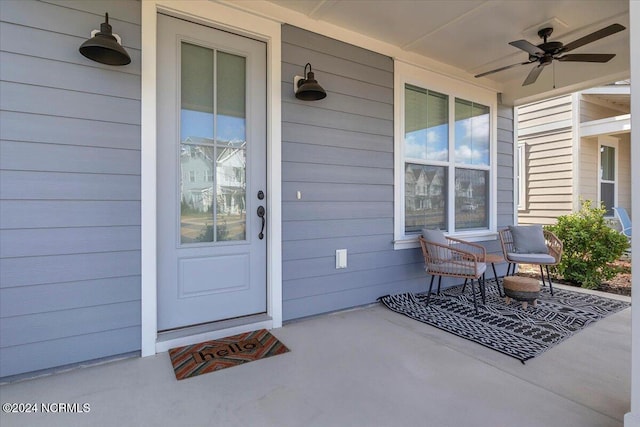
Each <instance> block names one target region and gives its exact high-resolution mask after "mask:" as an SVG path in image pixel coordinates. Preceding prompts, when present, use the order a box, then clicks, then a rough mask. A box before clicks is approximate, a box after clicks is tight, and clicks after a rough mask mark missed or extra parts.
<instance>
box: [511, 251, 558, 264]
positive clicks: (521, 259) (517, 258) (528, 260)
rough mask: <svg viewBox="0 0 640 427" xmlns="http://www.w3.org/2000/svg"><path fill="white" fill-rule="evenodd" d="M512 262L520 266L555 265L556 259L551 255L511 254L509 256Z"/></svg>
mask: <svg viewBox="0 0 640 427" xmlns="http://www.w3.org/2000/svg"><path fill="white" fill-rule="evenodd" d="M507 257H508V258H509V261H510V262H517V263H520V264H555V263H556V259H555V258H554V257H552V256H551V255H549V254H519V253H515V252H509V253H508V254H507Z"/></svg>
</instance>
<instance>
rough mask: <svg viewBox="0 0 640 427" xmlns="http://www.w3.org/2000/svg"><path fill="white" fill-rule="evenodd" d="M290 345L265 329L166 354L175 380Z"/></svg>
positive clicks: (266, 353) (280, 352)
mask: <svg viewBox="0 0 640 427" xmlns="http://www.w3.org/2000/svg"><path fill="white" fill-rule="evenodd" d="M288 351H289V349H288V348H287V347H286V346H285V345H284V344H282V343H281V342H280V341H278V339H277V338H276V337H274V336H273V335H271V334H270V333H269V332H268V331H267V330H266V329H261V330H259V331H254V332H247V333H244V334H239V335H234V336H232V337H227V338H221V339H219V340H213V341H207V342H203V343H200V344H194V345H188V346H185V347H178V348H172V349H171V350H169V357H171V363H172V364H173V370H174V372H175V374H176V378H177V379H178V380H182V379H185V378H190V377H195V376H196V375H200V374H206V373H207V372H213V371H218V370H220V369H224V368H230V367H232V366H236V365H241V364H243V363H247V362H253V361H254V360H258V359H263V358H265V357H270V356H275V355H278V354H282V353H286V352H288Z"/></svg>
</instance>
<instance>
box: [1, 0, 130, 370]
mask: <svg viewBox="0 0 640 427" xmlns="http://www.w3.org/2000/svg"><path fill="white" fill-rule="evenodd" d="M105 11H108V12H109V21H110V24H111V25H112V26H113V29H114V32H115V33H117V34H119V35H120V36H121V37H122V40H123V44H124V46H125V48H126V49H127V50H128V52H129V54H130V55H131V57H132V63H131V64H130V65H127V66H124V67H111V66H105V65H101V64H98V63H96V62H93V61H90V60H88V59H86V58H84V57H83V56H82V55H80V53H79V52H78V47H79V46H80V44H81V43H82V42H83V41H84V40H86V39H87V38H88V36H89V33H90V32H91V30H93V29H95V28H99V25H100V23H101V22H103V21H104V12H105ZM0 40H1V41H2V44H1V46H0V91H1V93H2V96H1V97H0V120H1V121H2V126H0V140H1V142H0V143H1V145H0V297H1V298H0V301H1V302H0V359H1V360H2V363H1V364H0V365H1V371H0V377H6V376H11V375H17V374H21V373H24V372H30V371H37V370H41V369H47V368H52V367H56V366H62V365H68V364H72V363H77V362H83V361H87V360H91V359H98V358H104V357H110V356H115V355H118V354H123V353H130V352H132V351H136V350H139V348H140V48H141V40H140V2H138V1H133V0H132V1H118V2H112V1H106V0H99V1H92V2H77V1H34V0H24V1H10V2H9V1H2V2H0ZM45 353H46V354H47V357H46V358H45V357H42V354H45Z"/></svg>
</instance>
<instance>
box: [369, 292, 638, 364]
mask: <svg viewBox="0 0 640 427" xmlns="http://www.w3.org/2000/svg"><path fill="white" fill-rule="evenodd" d="M476 289H477V287H476ZM461 290H462V286H455V287H452V288H449V289H446V290H445V291H443V293H442V294H440V295H435V294H432V295H431V300H430V302H429V306H426V305H425V302H426V300H427V295H426V293H424V294H411V293H404V294H397V295H387V296H384V297H381V298H379V300H380V301H381V302H382V303H383V304H384V305H385V306H387V307H388V308H389V309H391V310H393V311H395V312H397V313H401V314H404V315H405V316H408V317H410V318H412V319H415V320H418V321H420V322H424V323H427V324H429V325H432V326H435V327H436V328H440V329H442V330H445V331H447V332H450V333H452V334H455V335H458V336H459V337H462V338H466V339H468V340H471V341H474V342H477V343H478V344H482V345H483V346H485V347H489V348H491V349H493V350H496V351H499V352H501V353H504V354H507V355H509V356H512V357H515V358H516V359H518V360H520V361H521V362H522V363H524V362H525V361H526V360H529V359H531V358H533V357H535V356H537V355H539V354H541V353H543V352H544V351H546V350H548V349H549V348H551V347H553V346H554V345H556V344H558V343H560V342H562V341H563V340H565V339H567V338H569V337H570V336H571V335H573V334H575V333H576V332H578V331H580V330H581V329H583V328H584V327H586V326H588V325H590V324H591V323H594V322H596V321H598V320H600V319H603V318H605V317H607V316H609V315H610V314H613V313H615V312H617V311H620V310H623V309H625V308H627V307H629V306H630V305H631V304H630V303H628V302H623V301H618V300H614V299H611V298H604V297H600V296H597V295H589V294H585V293H582V292H574V291H569V290H565V289H559V288H557V287H556V288H554V289H553V290H554V294H555V295H554V296H551V294H550V293H549V290H548V288H542V290H541V292H540V298H539V299H538V306H537V307H532V306H531V305H529V306H528V308H527V309H526V310H523V309H522V305H521V303H519V302H517V301H513V300H512V301H511V304H509V305H507V304H506V303H505V302H504V298H500V296H499V295H498V291H497V289H496V285H495V281H494V280H491V281H490V280H487V303H486V305H482V304H481V300H480V296H479V295H478V310H479V313H478V315H476V314H475V311H474V309H473V298H472V295H471V289H470V286H467V288H466V289H465V293H464V294H463V295H460V291H461Z"/></svg>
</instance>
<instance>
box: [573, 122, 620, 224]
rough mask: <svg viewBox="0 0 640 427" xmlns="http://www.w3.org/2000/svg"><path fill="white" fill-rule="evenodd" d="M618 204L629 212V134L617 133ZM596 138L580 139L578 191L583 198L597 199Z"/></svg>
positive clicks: (597, 166)
mask: <svg viewBox="0 0 640 427" xmlns="http://www.w3.org/2000/svg"><path fill="white" fill-rule="evenodd" d="M615 138H617V139H618V140H619V142H618V164H617V168H618V181H617V184H618V206H622V207H623V208H625V209H626V210H627V212H631V211H630V209H631V151H630V147H631V146H630V137H629V134H628V133H626V134H618V135H615ZM598 170H599V161H598V138H597V137H592V138H582V140H581V141H580V191H579V196H580V197H581V198H582V199H584V200H592V201H596V200H598Z"/></svg>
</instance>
